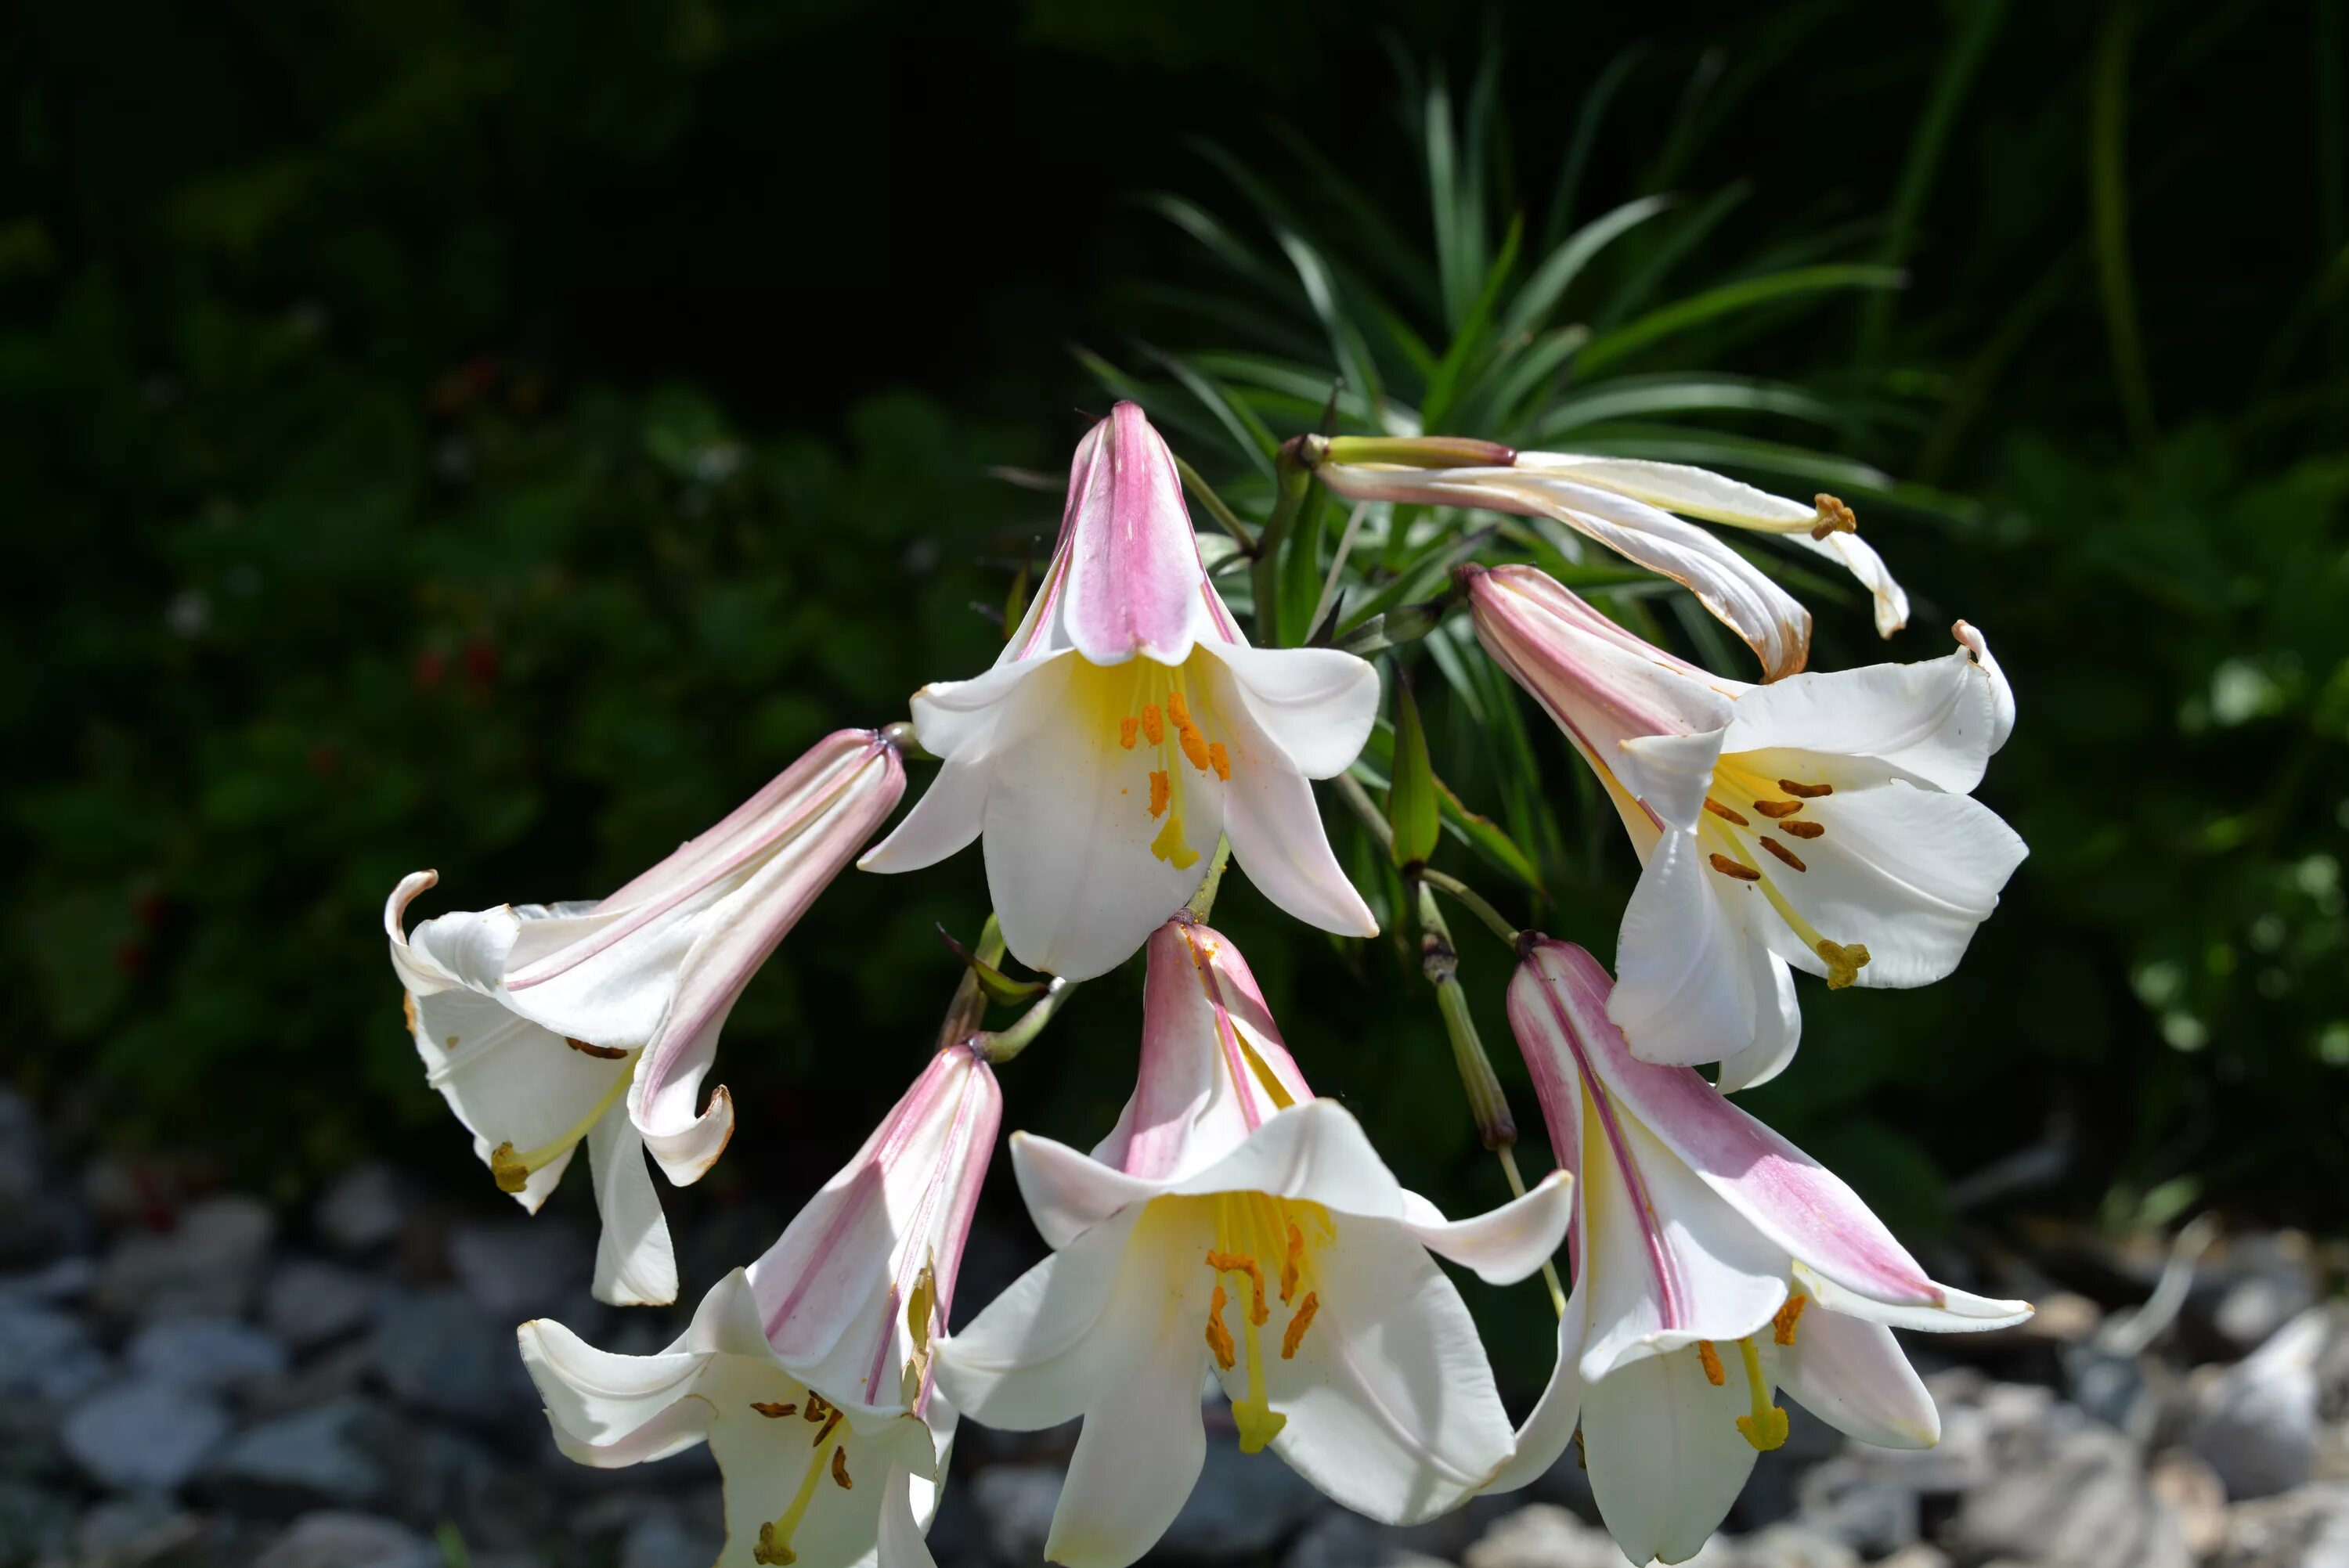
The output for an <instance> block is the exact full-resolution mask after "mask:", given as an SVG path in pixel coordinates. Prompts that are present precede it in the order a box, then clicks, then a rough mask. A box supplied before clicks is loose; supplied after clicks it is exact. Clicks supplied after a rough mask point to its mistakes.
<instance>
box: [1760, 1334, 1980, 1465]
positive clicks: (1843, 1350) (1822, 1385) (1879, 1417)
mask: <svg viewBox="0 0 2349 1568" xmlns="http://www.w3.org/2000/svg"><path fill="white" fill-rule="evenodd" d="M1778 1378H1779V1381H1781V1382H1782V1383H1784V1384H1785V1386H1786V1392H1788V1393H1789V1394H1792V1395H1793V1396H1794V1397H1795V1398H1796V1399H1798V1400H1800V1401H1801V1402H1802V1406H1803V1408H1805V1409H1806V1410H1808V1411H1810V1413H1811V1414H1813V1415H1814V1416H1816V1417H1818V1418H1819V1419H1821V1420H1823V1421H1825V1422H1826V1423H1827V1424H1828V1425H1829V1426H1831V1427H1833V1428H1835V1429H1837V1431H1839V1432H1843V1433H1845V1434H1846V1435H1847V1436H1850V1437H1854V1438H1857V1439H1859V1440H1860V1441H1861V1442H1863V1443H1874V1444H1875V1445H1876V1446H1877V1447H1878V1448H1880V1449H1930V1448H1931V1447H1932V1446H1933V1445H1934V1444H1935V1443H1938V1442H1940V1440H1941V1412H1940V1410H1939V1409H1938V1408H1935V1406H1934V1404H1933V1396H1932V1395H1930V1394H1929V1393H1927V1392H1926V1391H1925V1381H1924V1379H1923V1378H1921V1377H1918V1376H1917V1369H1916V1368H1915V1367H1911V1366H1910V1365H1909V1357H1907V1356H1905V1355H1903V1354H1901V1350H1900V1345H1899V1341H1897V1340H1895V1339H1894V1338H1893V1337H1892V1331H1891V1330H1890V1329H1889V1328H1887V1327H1885V1326H1883V1325H1882V1324H1878V1323H1866V1322H1862V1321H1861V1320H1860V1319H1858V1318H1857V1317H1846V1316H1844V1315H1842V1314H1840V1313H1836V1312H1825V1311H1822V1312H1815V1313H1806V1314H1805V1315H1803V1316H1802V1317H1801V1318H1800V1319H1798V1320H1797V1322H1796V1326H1795V1343H1794V1344H1793V1345H1791V1346H1787V1347H1785V1349H1782V1350H1780V1351H1779V1352H1778Z"/></svg>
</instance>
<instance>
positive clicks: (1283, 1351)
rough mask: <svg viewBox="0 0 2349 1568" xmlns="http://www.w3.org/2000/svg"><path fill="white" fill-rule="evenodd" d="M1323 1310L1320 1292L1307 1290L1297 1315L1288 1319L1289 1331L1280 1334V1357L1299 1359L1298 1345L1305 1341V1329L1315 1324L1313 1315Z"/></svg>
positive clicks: (1298, 1306)
mask: <svg viewBox="0 0 2349 1568" xmlns="http://www.w3.org/2000/svg"><path fill="white" fill-rule="evenodd" d="M1320 1310H1321V1297H1320V1295H1319V1293H1318V1292H1315V1291H1307V1292H1306V1293H1305V1299H1304V1300H1303V1301H1301V1302H1299V1303H1298V1304H1297V1315H1296V1316H1294V1317H1292V1318H1290V1319H1289V1320H1288V1333H1286V1334H1283V1335H1282V1336H1280V1358H1281V1359H1282V1360H1283V1361H1294V1360H1296V1359H1297V1347H1298V1346H1300V1345H1302V1344H1304V1343H1305V1331H1306V1330H1307V1329H1309V1328H1310V1327H1312V1326H1313V1315H1314V1314H1315V1313H1317V1312H1319V1311H1320Z"/></svg>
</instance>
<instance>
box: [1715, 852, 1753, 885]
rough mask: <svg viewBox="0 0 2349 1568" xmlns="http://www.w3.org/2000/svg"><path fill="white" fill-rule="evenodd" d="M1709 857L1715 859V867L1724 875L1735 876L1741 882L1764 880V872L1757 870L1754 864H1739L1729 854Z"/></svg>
mask: <svg viewBox="0 0 2349 1568" xmlns="http://www.w3.org/2000/svg"><path fill="white" fill-rule="evenodd" d="M1708 858H1709V859H1711V860H1712V861H1713V870H1714V871H1717V872H1720V873H1721V874H1722V875H1723V876H1725V877H1735V878H1736V879H1737V880H1738V881H1739V882H1760V881H1761V880H1762V873H1761V872H1758V871H1755V870H1754V868H1753V867H1752V866H1742V865H1739V864H1738V863H1737V862H1736V861H1733V860H1731V859H1730V858H1729V857H1728V856H1727V855H1713V856H1710V857H1708Z"/></svg>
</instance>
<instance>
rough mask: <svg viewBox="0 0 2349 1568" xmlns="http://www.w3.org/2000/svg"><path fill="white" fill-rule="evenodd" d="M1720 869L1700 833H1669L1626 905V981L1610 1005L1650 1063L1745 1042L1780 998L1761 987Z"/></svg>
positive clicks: (1707, 1054)
mask: <svg viewBox="0 0 2349 1568" xmlns="http://www.w3.org/2000/svg"><path fill="white" fill-rule="evenodd" d="M1717 875H1718V873H1717V872H1713V870H1712V869H1711V868H1710V867H1708V866H1707V865H1706V863H1705V852H1704V851H1703V849H1702V846H1701V845H1700V844H1699V842H1698V841H1697V839H1696V837H1695V835H1693V834H1691V833H1684V832H1677V831H1674V832H1667V833H1665V834H1664V835H1663V837H1662V838H1661V840H1660V841H1658V842H1657V845H1656V848H1655V851H1654V852H1653V853H1651V855H1650V856H1649V857H1648V863H1647V864H1646V865H1645V866H1644V867H1642V868H1641V869H1640V880H1639V882H1638V883H1637V884H1636V885H1635V886H1634V887H1633V888H1632V890H1631V901H1630V903H1629V904H1627V905H1625V906H1624V910H1623V927H1622V934H1621V936H1620V937H1619V940H1618V943H1617V945H1616V954H1615V962H1616V964H1617V965H1618V967H1619V969H1620V970H1621V978H1620V979H1619V980H1618V981H1617V982H1615V985H1614V989H1613V993H1612V995H1611V998H1610V999H1609V1002H1608V1004H1607V1011H1608V1016H1609V1017H1610V1018H1612V1019H1613V1020H1614V1021H1615V1024H1616V1026H1618V1027H1619V1028H1620V1029H1622V1031H1623V1032H1624V1033H1626V1034H1628V1035H1630V1037H1632V1039H1633V1040H1634V1041H1635V1042H1636V1046H1635V1047H1634V1048H1635V1049H1636V1050H1637V1052H1638V1054H1639V1055H1640V1057H1641V1058H1642V1059H1643V1060H1646V1061H1651V1062H1667V1063H1673V1064H1678V1065H1687V1064H1690V1063H1693V1062H1709V1061H1713V1060H1715V1059H1716V1058H1718V1057H1721V1056H1722V1055H1723V1053H1724V1051H1735V1050H1739V1049H1743V1048H1744V1047H1745V1046H1746V1044H1747V1043H1748V1042H1750V1041H1752V1040H1754V1038H1755V1037H1757V1035H1758V1034H1759V1032H1760V1028H1761V1026H1762V1023H1763V1020H1764V1004H1765V1002H1766V1003H1767V1004H1768V1006H1772V1007H1775V1006H1777V1004H1778V1000H1779V998H1778V997H1777V996H1776V995H1770V996H1768V997H1766V998H1765V997H1763V996H1758V995H1755V994H1754V974H1753V971H1752V969H1751V967H1750V966H1749V964H1748V961H1747V958H1746V956H1745V950H1746V949H1747V947H1748V946H1750V945H1751V943H1750V940H1749V938H1748V937H1747V935H1746V934H1745V929H1744V923H1742V922H1740V921H1738V920H1737V919H1736V918H1735V917H1734V916H1733V914H1732V913H1730V911H1729V910H1727V909H1725V908H1723V904H1722V901H1721V899H1720V897H1719V896H1718V894H1717V893H1716V892H1715V891H1714V889H1713V878H1715V877H1716V876H1717Z"/></svg>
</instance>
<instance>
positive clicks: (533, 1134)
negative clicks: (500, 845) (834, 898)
mask: <svg viewBox="0 0 2349 1568" xmlns="http://www.w3.org/2000/svg"><path fill="white" fill-rule="evenodd" d="M904 792H905V772H904V769H903V767H902V765H901V764H900V762H899V761H898V758H897V750H896V748H895V746H893V745H891V744H890V743H889V741H888V740H887V738H885V737H884V736H882V735H880V734H878V733H876V732H874V731H869V730H843V731H841V732H840V733H839V734H836V735H833V736H831V737H829V738H826V739H824V740H823V741H821V742H819V743H818V744H817V745H816V747H815V748H814V749H813V750H812V751H810V752H809V753H808V754H807V755H806V756H805V757H802V758H800V760H799V761H797V762H795V763H793V764H792V767H791V768H790V769H788V770H786V771H785V772H784V773H783V774H781V776H780V777H778V778H777V779H775V780H774V781H773V782H772V783H771V784H769V785H768V786H767V787H766V788H765V789H761V790H760V791H759V793H758V794H756V795H754V796H752V797H751V798H750V799H749V800H748V801H746V802H744V803H743V804H742V805H741V806H740V808H738V809H737V810H735V811H734V812H733V813H732V814H731V815H730V816H729V817H727V818H726V819H725V820H723V821H721V822H719V824H718V825H717V826H716V827H714V828H712V829H710V830H709V831H708V832H706V833H704V834H702V835H701V836H700V837H698V838H697V839H692V840H689V841H687V842H686V843H685V844H684V845H683V846H681V847H680V848H679V849H678V851H677V852H676V853H675V854H673V855H671V856H669V857H668V859H667V860H665V861H661V862H660V864H658V865H657V866H655V867H653V868H652V869H651V870H650V871H647V872H645V873H644V874H643V875H642V876H640V877H638V878H636V881H634V882H630V883H629V884H628V885H627V886H626V887H624V888H622V889H621V890H620V891H619V892H616V893H614V894H613V895H612V896H611V897H609V898H607V899H605V900H604V901H603V902H602V903H557V904H501V905H499V906H498V907H497V908H494V909H486V910H480V911H474V912H469V913H460V914H444V915H440V916H437V917H435V918H433V919H431V920H428V921H426V922H424V923H422V924H420V925H419V926H418V927H417V928H416V929H415V930H414V931H413V932H408V931H406V930H404V923H405V914H406V911H407V908H408V905H409V902H410V901H411V900H413V899H414V898H415V897H416V896H417V895H418V894H419V893H421V892H424V891H425V890H426V889H428V888H429V887H431V886H432V885H433V884H434V883H435V882H438V881H439V877H438V875H437V874H436V873H435V872H415V873H413V874H412V875H410V876H408V877H406V878H404V879H403V880H402V881H401V882H400V884H399V886H398V888H396V889H394V890H393V892H392V894H391V898H390V900H389V902H388V903H387V904H386V905H385V908H384V928H385V933H386V934H387V935H388V936H389V937H390V939H391V963H392V967H393V968H394V969H395V970H397V971H398V975H399V978H400V983H401V984H402V985H404V986H406V987H407V991H408V1000H407V1008H408V1023H409V1033H410V1034H411V1035H413V1036H414V1037H415V1040H416V1048H417V1051H418V1053H419V1055H420V1056H421V1057H423V1058H424V1068H425V1076H426V1080H427V1081H428V1082H429V1083H430V1084H431V1085H432V1087H433V1088H437V1089H439V1090H440V1093H441V1097H442V1098H443V1099H446V1100H447V1101H448V1102H449V1109H451V1110H453V1111H455V1112H456V1114H457V1119H458V1120H460V1121H461V1122H462V1123H464V1125H465V1126H466V1127H467V1128H468V1129H470V1130H471V1132H472V1134H473V1150H474V1152H475V1153H476V1154H478V1155H479V1156H480V1157H481V1161H482V1163H484V1164H486V1165H488V1166H489V1168H490V1170H491V1172H492V1175H494V1176H495V1177H496V1179H497V1182H498V1185H499V1187H500V1188H501V1189H502V1190H503V1191H507V1192H510V1193H512V1195H513V1196H514V1198H515V1200H516V1201H517V1202H520V1203H521V1204H522V1205H523V1208H525V1209H527V1210H529V1211H530V1212H533V1213H535V1212H537V1211H538V1207H539V1205H540V1204H541V1203H543V1202H545V1201H546V1195H547V1194H548V1193H549V1192H551V1191H554V1184H555V1182H556V1181H559V1180H561V1178H562V1175H563V1172H564V1168H565V1167H566V1166H568V1165H569V1164H570V1162H571V1157H572V1155H573V1153H574V1151H575V1150H577V1149H578V1147H579V1145H580V1144H581V1143H582V1142H585V1144H586V1145H587V1150H588V1161H589V1163H590V1165H591V1166H592V1167H593V1168H594V1172H595V1202H596V1207H597V1209H598V1210H599V1211H600V1212H602V1215H603V1220H604V1228H603V1238H602V1241H601V1243H599V1245H598V1247H597V1249H596V1263H595V1294H596V1295H598V1296H599V1297H601V1298H602V1299H604V1300H605V1301H610V1302H616V1303H620V1304H623V1305H633V1304H643V1303H659V1302H667V1301H673V1300H675V1299H676V1297H677V1264H676V1260H675V1256H674V1254H673V1253H672V1251H671V1248H670V1245H669V1238H668V1228H667V1223H666V1222H664V1221H663V1220H662V1218H661V1210H660V1200H659V1199H658V1198H657V1196H656V1195H655V1194H654V1191H653V1186H652V1182H651V1181H650V1179H649V1178H648V1177H647V1174H646V1171H645V1166H644V1154H643V1151H644V1150H647V1149H649V1150H651V1152H652V1155H653V1157H654V1158H655V1159H656V1160H657V1161H659V1162H660V1164H661V1168H662V1170H663V1171H666V1172H667V1175H668V1178H669V1180H670V1181H675V1182H678V1183H680V1184H682V1183H685V1182H689V1181H696V1180H698V1178H699V1177H700V1176H701V1174H702V1172H704V1171H707V1170H709V1167H710V1165H711V1164H712V1163H713V1162H714V1161H716V1160H717V1158H718V1156H719V1152H720V1151H721V1150H723V1149H724V1148H725V1147H726V1140H727V1138H728V1136H729V1135H730V1133H731V1132H732V1130H733V1126H734V1112H733V1102H732V1100H731V1099H730V1098H729V1097H728V1095H727V1093H726V1089H725V1088H724V1086H723V1085H720V1086H719V1088H716V1089H714V1090H713V1091H712V1092H711V1094H710V1097H709V1106H708V1108H707V1109H700V1110H697V1109H696V1108H697V1106H698V1101H699V1094H700V1088H701V1080H702V1078H703V1076H704V1075H705V1074H707V1073H708V1072H709V1065H710V1061H711V1059H712V1057H714V1056H715V1055H716V1052H717V1048H718V1034H719V1029H720V1028H722V1027H723V1026H724V1025H725V1022H726V1016H727V1015H728V1014H729V1013H730V1012H731V1011H732V1010H733V1006H734V1002H735V998H736V997H738V996H740V995H741V992H742V987H743V986H744V985H747V984H748V983H749V982H750V976H751V975H752V974H753V973H754V972H755V971H756V970H757V969H758V967H759V965H761V964H762V963H764V962H765V961H766V958H767V955H768V954H770V953H772V952H773V951H774V949H775V944H777V943H779V942H781V940H782V939H783V936H784V934H786V933H788V932H789V931H790V930H791V929H792V925H794V924H795V923H797V922H798V920H799V918H800V916H801V915H802V914H803V913H806V912H807V908H808V906H809V905H810V904H811V903H813V902H814V901H815V897H816V895H817V894H818V893H819V892H823V889H824V886H825V885H826V884H827V883H829V882H831V881H832V879H833V877H834V876H835V875H837V874H838V873H839V872H840V870H841V868H842V867H843V866H844V865H846V864H847V862H848V860H849V858H850V857H851V856H853V855H854V854H855V852H856V851H857V850H858V849H860V848H861V847H862V846H863V845H864V841H866V840H867V839H869V838H870V837H872V835H873V831H874V829H875V828H877V827H879V826H880V824H881V823H882V821H883V820H885V818H886V817H887V816H888V814H889V812H890V810H892V809H893V808H894V807H895V805H896V803H897V800H898V799H899V798H900V797H901V796H902V795H903V794H904Z"/></svg>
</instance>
